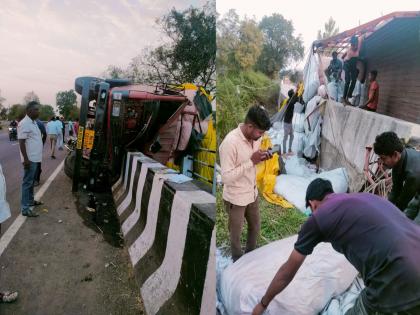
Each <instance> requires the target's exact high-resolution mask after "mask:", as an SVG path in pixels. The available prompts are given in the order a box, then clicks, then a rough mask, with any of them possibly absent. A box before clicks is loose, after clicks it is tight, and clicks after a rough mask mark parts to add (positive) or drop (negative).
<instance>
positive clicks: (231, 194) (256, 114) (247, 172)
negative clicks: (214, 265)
mask: <svg viewBox="0 0 420 315" xmlns="http://www.w3.org/2000/svg"><path fill="white" fill-rule="evenodd" d="M270 126H271V123H270V118H269V116H268V113H267V111H266V110H265V109H264V107H262V106H253V107H251V108H250V109H249V111H248V113H247V115H246V118H245V123H243V124H239V126H238V128H236V129H234V130H232V131H231V132H229V134H228V135H227V136H226V137H225V139H224V140H223V141H222V143H221V144H220V147H219V154H220V163H221V172H222V181H223V184H224V188H223V199H224V202H225V206H226V210H227V213H228V215H229V232H230V242H231V250H232V259H233V261H236V260H238V259H239V258H240V257H241V256H242V254H243V252H242V247H241V232H242V228H243V224H244V219H246V221H247V222H248V237H247V243H246V249H245V252H249V251H252V250H254V249H255V248H256V246H257V239H258V235H259V232H260V210H259V208H258V190H257V185H256V165H257V164H258V163H260V162H262V161H265V160H267V159H269V158H271V154H270V153H269V152H268V151H261V150H260V144H261V139H260V138H261V136H262V135H263V134H264V133H265V132H266V131H267V130H268V129H270Z"/></svg>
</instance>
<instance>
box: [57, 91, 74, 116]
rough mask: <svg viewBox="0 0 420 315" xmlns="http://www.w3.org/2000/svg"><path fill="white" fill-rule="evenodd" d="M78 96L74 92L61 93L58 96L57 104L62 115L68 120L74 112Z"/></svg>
mask: <svg viewBox="0 0 420 315" xmlns="http://www.w3.org/2000/svg"><path fill="white" fill-rule="evenodd" d="M76 99H77V95H76V93H75V92H74V91H73V90H68V91H60V92H58V93H57V96H56V103H57V107H58V110H59V112H60V115H63V116H64V118H65V119H67V118H68V117H69V115H70V112H71V111H72V109H73V107H74V106H76Z"/></svg>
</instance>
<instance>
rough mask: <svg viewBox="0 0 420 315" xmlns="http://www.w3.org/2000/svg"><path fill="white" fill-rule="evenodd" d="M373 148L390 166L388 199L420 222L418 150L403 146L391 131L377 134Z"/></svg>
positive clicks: (419, 154) (387, 165)
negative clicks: (390, 175)
mask: <svg viewBox="0 0 420 315" xmlns="http://www.w3.org/2000/svg"><path fill="white" fill-rule="evenodd" d="M373 150H374V151H375V153H376V154H377V155H378V156H379V158H380V159H381V160H382V162H383V164H384V165H385V166H386V167H387V168H392V191H391V193H390V194H389V196H388V199H389V201H391V202H392V203H393V204H395V205H396V206H397V207H398V208H399V209H400V210H401V211H404V212H405V214H406V216H407V217H408V218H410V219H411V220H414V221H415V222H416V223H417V224H420V152H418V151H416V150H414V149H406V148H404V145H403V144H402V142H401V140H400V139H399V138H398V136H397V134H396V133H394V132H392V131H390V132H384V133H382V134H380V135H379V136H377V137H376V139H375V143H374V145H373Z"/></svg>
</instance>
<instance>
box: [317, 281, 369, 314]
mask: <svg viewBox="0 0 420 315" xmlns="http://www.w3.org/2000/svg"><path fill="white" fill-rule="evenodd" d="M364 287H365V285H364V283H363V280H362V278H356V279H354V281H353V283H352V284H351V286H350V288H349V289H348V290H347V291H345V292H344V293H342V294H340V295H337V296H334V297H333V298H332V299H331V300H330V302H329V303H328V304H327V305H326V306H325V308H324V310H323V311H322V313H321V315H345V314H346V312H347V311H348V310H349V309H350V308H352V307H353V306H354V304H355V303H356V299H357V297H358V296H359V295H360V292H361V291H362V290H363V288H364Z"/></svg>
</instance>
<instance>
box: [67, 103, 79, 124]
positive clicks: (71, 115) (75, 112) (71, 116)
mask: <svg viewBox="0 0 420 315" xmlns="http://www.w3.org/2000/svg"><path fill="white" fill-rule="evenodd" d="M79 116H80V108H79V107H77V106H73V107H72V108H71V110H70V113H69V116H68V117H67V119H71V120H73V121H74V120H75V119H76V118H79Z"/></svg>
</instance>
